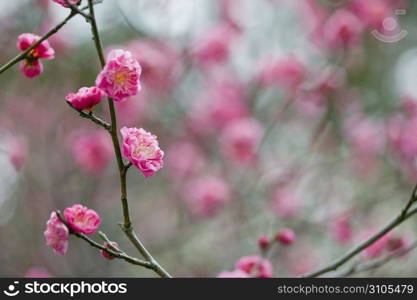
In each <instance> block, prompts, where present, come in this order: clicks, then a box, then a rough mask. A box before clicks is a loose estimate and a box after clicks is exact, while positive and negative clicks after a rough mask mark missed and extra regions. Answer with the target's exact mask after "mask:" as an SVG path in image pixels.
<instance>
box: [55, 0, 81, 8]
mask: <svg viewBox="0 0 417 300" xmlns="http://www.w3.org/2000/svg"><path fill="white" fill-rule="evenodd" d="M52 1H54V2H56V3H58V4H61V5H62V6H63V7H68V4H67V3H66V2H65V1H64V0H52ZM80 1H81V0H69V1H68V2H69V3H70V4H74V5H76V4H78V2H80Z"/></svg>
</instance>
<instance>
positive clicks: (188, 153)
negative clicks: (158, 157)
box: [166, 141, 205, 180]
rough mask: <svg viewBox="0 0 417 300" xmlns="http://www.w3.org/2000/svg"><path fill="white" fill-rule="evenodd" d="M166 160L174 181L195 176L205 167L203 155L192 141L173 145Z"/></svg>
mask: <svg viewBox="0 0 417 300" xmlns="http://www.w3.org/2000/svg"><path fill="white" fill-rule="evenodd" d="M166 159H167V167H168V170H169V172H170V174H172V177H173V179H179V180H182V179H184V178H189V177H192V176H195V175H196V174H198V172H199V171H201V170H202V168H203V167H204V165H205V161H204V157H203V153H202V152H201V150H200V149H199V148H198V147H197V146H196V145H195V144H193V143H192V142H190V141H179V142H176V143H174V144H172V145H171V146H170V147H169V148H168V151H167V153H166Z"/></svg>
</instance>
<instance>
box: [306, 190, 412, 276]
mask: <svg viewBox="0 0 417 300" xmlns="http://www.w3.org/2000/svg"><path fill="white" fill-rule="evenodd" d="M416 191H417V185H416V186H415V187H414V189H413V192H412V194H411V196H410V199H409V200H408V202H407V204H406V205H405V206H404V208H403V209H402V210H401V212H400V213H399V214H398V215H397V216H396V217H395V218H394V219H393V220H392V221H391V222H389V223H388V224H387V225H385V226H384V227H383V228H382V229H381V230H380V231H379V232H377V233H376V234H374V235H373V236H371V237H370V238H369V239H367V240H366V241H364V242H362V243H361V244H359V245H358V246H356V247H354V248H353V249H352V250H350V251H349V252H348V253H346V254H345V255H343V256H342V257H340V258H339V259H337V260H336V261H334V262H333V263H331V264H330V265H328V266H326V267H324V268H321V269H319V270H317V271H314V272H311V273H309V274H306V275H304V276H303V277H307V278H310V277H318V276H320V275H323V274H325V273H328V272H331V271H334V270H336V269H338V268H339V267H340V266H342V265H343V264H345V263H346V262H348V261H349V260H350V259H351V258H353V257H354V256H356V255H357V254H358V253H360V252H362V250H364V249H366V248H368V247H369V246H370V245H372V244H373V243H374V242H376V241H377V240H379V239H380V238H381V237H383V236H384V235H385V234H386V233H388V232H390V231H391V230H392V229H394V228H395V227H397V226H398V225H400V224H401V223H403V222H404V221H405V220H407V219H408V218H410V217H411V216H413V215H414V214H416V213H417V207H416V208H414V209H411V208H412V206H413V204H414V203H415V202H416V201H417V195H416Z"/></svg>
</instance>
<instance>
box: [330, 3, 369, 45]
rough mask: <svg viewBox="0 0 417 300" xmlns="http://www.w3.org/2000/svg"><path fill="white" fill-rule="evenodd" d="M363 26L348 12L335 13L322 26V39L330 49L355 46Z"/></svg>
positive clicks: (340, 10) (342, 10)
mask: <svg viewBox="0 0 417 300" xmlns="http://www.w3.org/2000/svg"><path fill="white" fill-rule="evenodd" d="M362 32H363V25H362V23H361V22H360V20H359V19H358V18H357V17H356V16H355V15H354V14H353V13H351V12H350V11H349V10H346V9H339V10H337V11H335V12H334V13H333V14H332V15H331V16H330V17H329V19H328V20H327V22H326V23H325V24H324V25H323V31H322V39H323V42H324V43H325V44H326V46H327V47H329V48H330V49H348V48H351V47H353V46H356V45H357V44H358V43H359V42H360V40H361V37H362Z"/></svg>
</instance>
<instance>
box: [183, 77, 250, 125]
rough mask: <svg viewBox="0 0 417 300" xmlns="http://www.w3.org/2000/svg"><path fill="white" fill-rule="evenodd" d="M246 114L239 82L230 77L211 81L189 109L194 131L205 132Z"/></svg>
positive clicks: (244, 96)
mask: <svg viewBox="0 0 417 300" xmlns="http://www.w3.org/2000/svg"><path fill="white" fill-rule="evenodd" d="M247 116H249V108H248V105H247V103H246V95H245V90H244V88H243V86H242V84H240V82H237V81H235V80H232V79H225V80H222V81H221V82H218V81H211V82H209V86H208V88H207V89H205V91H204V94H203V95H202V99H201V102H200V103H198V104H197V105H196V106H194V108H193V109H192V111H191V117H190V125H191V129H192V130H193V131H194V132H197V133H207V132H212V131H213V130H216V129H220V128H224V127H225V126H226V125H227V124H229V123H230V122H232V121H235V120H238V119H241V118H245V117H247Z"/></svg>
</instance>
